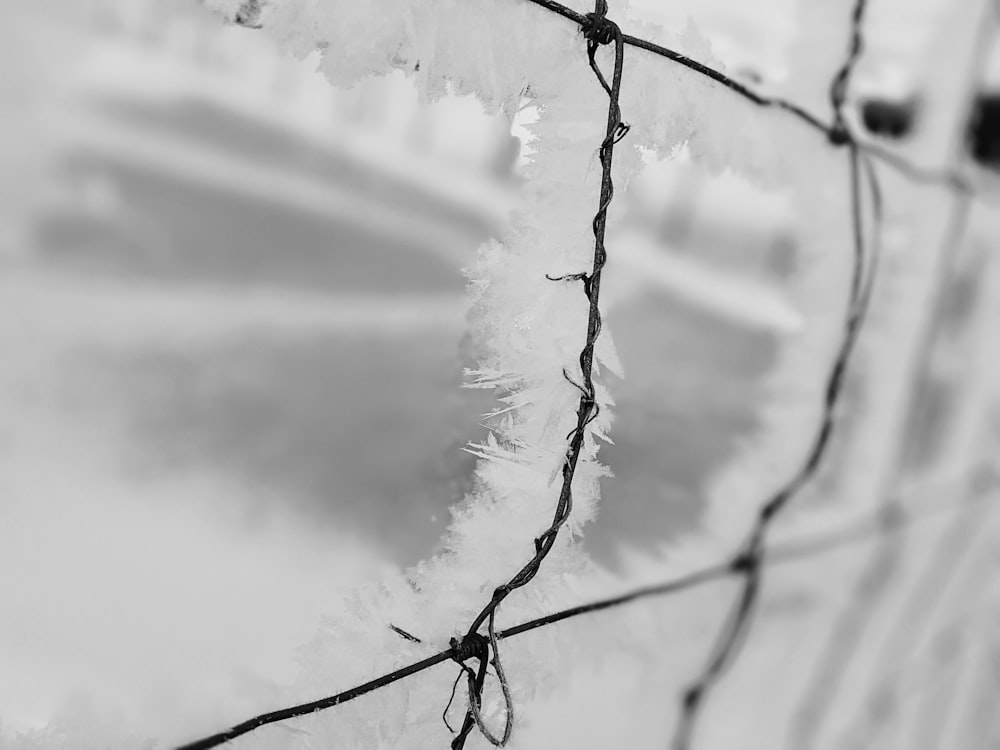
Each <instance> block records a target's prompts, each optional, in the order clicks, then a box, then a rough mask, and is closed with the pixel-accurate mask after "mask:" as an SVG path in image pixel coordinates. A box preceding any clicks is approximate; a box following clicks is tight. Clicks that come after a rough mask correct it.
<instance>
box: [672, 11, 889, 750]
mask: <svg viewBox="0 0 1000 750" xmlns="http://www.w3.org/2000/svg"><path fill="white" fill-rule="evenodd" d="M865 1H866V0H857V2H856V4H855V7H854V12H853V14H852V26H851V42H850V49H849V52H848V56H847V59H846V61H845V63H844V65H843V66H842V67H841V68H840V70H838V71H837V74H836V75H835V76H834V79H833V82H832V84H831V86H830V101H831V104H832V106H833V110H834V118H835V119H834V127H833V128H832V129H831V132H830V141H831V143H834V144H835V145H841V144H843V143H846V144H847V146H848V155H849V166H850V180H851V224H852V229H853V233H854V255H855V257H854V264H853V265H854V267H853V273H852V278H851V287H850V302H849V306H848V316H847V322H846V326H845V333H844V337H843V340H842V343H841V346H840V349H839V351H838V353H837V357H836V359H835V361H834V364H833V368H832V370H831V372H830V375H829V378H828V380H827V385H826V390H825V393H824V398H823V415H822V419H821V422H820V427H819V430H818V432H817V434H816V437H815V438H814V440H813V445H812V448H811V449H810V451H809V454H808V456H807V458H806V461H805V463H804V464H803V465H802V467H801V468H800V469H799V470H798V471H797V472H796V473H795V475H794V476H793V477H792V478H791V480H790V481H789V482H788V483H787V484H785V486H784V487H783V488H782V489H781V490H780V491H779V492H778V493H777V494H775V495H774V496H773V497H772V498H771V499H770V500H769V501H768V502H767V503H766V504H765V505H764V506H763V507H762V508H761V510H760V513H759V514H758V516H757V520H756V522H755V523H754V526H753V529H752V530H751V532H750V535H749V538H748V540H747V542H746V543H745V544H744V547H743V552H742V554H741V555H739V556H738V557H737V559H738V560H741V562H742V563H743V569H742V571H741V572H742V574H743V575H742V577H743V586H742V589H741V590H740V592H739V594H738V596H737V598H736V601H735V602H734V604H733V606H732V607H731V608H730V610H729V613H728V615H727V617H726V620H725V622H724V624H723V626H722V628H721V629H720V631H719V633H718V635H717V636H716V639H715V642H714V644H713V646H712V648H711V650H710V651H709V656H708V659H707V661H706V663H705V666H704V667H703V668H702V671H701V673H700V674H699V676H698V677H697V678H696V679H695V681H694V682H692V683H691V684H690V685H689V686H688V688H687V689H686V690H685V691H684V694H683V696H682V700H681V710H680V717H679V719H678V722H677V728H676V730H675V732H674V737H673V742H672V747H673V749H674V750H687V749H688V748H689V747H690V746H691V742H692V738H693V736H694V730H695V727H696V725H697V722H698V719H699V717H700V716H701V712H702V710H703V708H704V705H705V701H706V699H707V697H708V696H709V695H710V694H711V691H712V689H713V688H714V687H715V685H716V684H718V682H719V680H721V679H722V677H723V676H724V675H725V673H726V671H727V670H728V669H729V667H730V666H731V665H732V663H733V662H734V661H735V659H736V658H737V656H738V654H739V651H740V648H741V646H742V645H743V644H744V643H745V641H746V638H747V634H748V632H749V629H750V627H751V626H752V624H753V619H754V614H755V612H756V603H757V600H758V598H759V595H760V590H761V586H762V574H763V560H764V557H765V552H766V549H765V542H766V537H767V532H768V530H769V527H770V525H771V523H772V522H773V521H774V519H775V518H776V517H777V516H778V514H780V513H781V512H782V511H783V510H784V509H785V508H786V507H787V506H788V504H789V503H790V502H791V501H792V499H793V498H795V497H796V496H797V495H798V494H799V492H800V491H801V490H802V489H803V488H804V487H805V486H806V485H807V484H809V482H810V481H811V480H812V479H813V477H814V476H815V475H816V473H817V472H818V470H819V468H820V465H821V464H822V461H823V458H824V457H825V455H826V452H827V448H828V447H829V444H830V438H831V436H832V434H833V426H834V421H835V419H836V416H837V407H838V406H839V404H840V396H841V393H842V391H843V385H844V377H845V375H846V372H847V366H848V363H849V361H850V358H851V355H852V353H853V351H854V348H855V344H856V342H857V339H858V336H859V334H860V332H861V326H862V323H863V321H864V318H865V315H866V313H867V309H868V303H869V300H870V297H871V289H872V285H873V283H874V277H873V274H872V273H870V272H868V271H867V269H866V265H867V263H868V261H867V258H866V256H867V253H866V249H865V247H866V243H865V237H864V219H863V207H862V205H861V153H860V151H859V149H858V146H857V144H856V143H855V141H854V138H853V136H852V135H851V133H850V130H849V129H848V127H847V124H846V122H845V120H844V117H843V108H844V103H845V101H846V98H847V88H848V85H849V83H850V77H851V73H852V72H853V69H854V66H855V64H856V63H857V60H858V58H859V56H860V54H861V50H862V45H863V42H862V26H861V24H862V20H863V17H864V9H865ZM868 174H869V177H870V179H871V180H872V182H873V184H874V185H877V179H876V178H875V176H874V171H873V170H872V169H870V168H869V170H868ZM875 196H876V198H877V201H878V204H877V207H878V211H881V191H880V190H876V191H875ZM873 255H874V254H873ZM874 268H875V266H874V261H872V270H873V269H874Z"/></svg>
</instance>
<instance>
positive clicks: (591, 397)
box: [452, 0, 629, 750]
mask: <svg viewBox="0 0 1000 750" xmlns="http://www.w3.org/2000/svg"><path fill="white" fill-rule="evenodd" d="M607 12H608V5H607V2H606V1H605V0H596V4H595V9H594V12H593V13H588V14H587V15H586V16H584V17H582V19H581V22H580V26H581V28H582V30H583V34H584V38H585V39H586V40H587V60H588V63H589V65H590V68H591V70H592V71H593V72H594V75H595V76H596V77H597V80H598V82H599V83H600V85H601V88H603V89H604V92H605V93H606V94H607V96H608V122H607V129H606V131H605V136H604V140H603V141H602V143H601V147H600V158H601V166H602V174H601V192H600V203H599V206H598V209H597V213H596V214H595V216H594V219H593V222H592V228H593V232H594V260H593V268H592V270H591V271H590V272H589V273H586V274H570V275H569V276H568V277H562V278H563V279H567V280H568V279H576V280H580V281H583V289H584V293H585V295H586V297H587V300H588V302H589V314H588V317H587V339H586V342H585V343H584V346H583V349H582V350H581V352H580V357H579V362H580V374H581V382H579V383H578V382H576V381H574V380H573V379H572V378H570V376H569V374H568V373H567V372H566V371H565V370H563V375H564V376H565V377H566V379H567V380H568V381H569V382H570V383H572V384H573V385H574V386H575V387H576V388H577V389H578V390H579V391H580V401H579V404H578V406H577V410H576V427H575V428H574V429H573V430H572V432H570V434H569V435H568V436H567V439H568V440H569V447H568V449H567V451H566V458H565V461H564V462H563V468H562V475H563V483H562V489H561V490H560V492H559V499H558V501H557V503H556V509H555V514H554V516H553V519H552V524H551V525H550V526H549V528H548V529H546V530H545V531H544V532H542V534H541V535H540V536H539V537H537V538H536V539H535V554H534V556H533V557H532V558H531V559H530V560H529V561H528V562H527V563H526V564H525V565H524V566H523V567H522V568H521V569H520V570H519V571H518V572H517V573H516V574H515V575H514V576H513V577H512V578H511V579H510V580H509V581H507V583H506V584H504V585H502V586H499V587H497V588H496V589H495V590H494V592H493V597H492V598H491V599H490V601H489V602H488V603H487V604H486V606H485V607H483V609H482V610H481V611H480V612H479V614H478V615H477V616H476V618H475V619H474V620H473V622H472V624H471V625H470V626H469V629H468V631H467V633H466V635H465V638H472V637H474V636H476V635H478V633H479V629H480V627H482V625H483V623H487V624H488V630H489V651H491V652H492V654H493V657H492V662H493V666H494V669H495V670H496V672H497V677H498V679H499V681H500V687H501V689H502V691H503V694H504V702H505V704H506V711H505V714H506V726H505V729H504V733H503V736H502V737H500V738H498V737H496V736H495V735H493V734H492V733H491V732H490V730H489V728H488V727H487V726H486V725H485V724H484V723H483V721H482V719H481V717H480V715H479V705H480V702H481V693H482V689H483V681H482V680H473V679H472V678H471V676H470V679H469V709H468V711H467V713H466V717H465V721H464V723H463V724H462V728H461V730H460V731H459V732H458V735H457V736H456V737H455V739H454V741H453V742H452V749H453V750H461V749H462V748H463V747H464V745H465V740H466V738H467V737H468V735H469V732H471V731H472V728H473V726H478V728H479V730H480V732H481V733H482V734H483V735H484V736H485V737H486V739H487V740H489V741H490V742H491V743H492V744H494V745H496V746H499V747H503V746H504V745H506V744H507V741H508V740H509V739H510V734H511V728H512V725H513V720H514V706H513V702H512V700H511V697H510V687H509V685H508V683H507V679H506V676H505V674H504V671H503V666H502V663H501V661H500V654H499V652H498V649H497V637H496V633H495V618H496V611H497V608H498V607H499V606H500V604H501V602H503V601H504V599H506V598H507V597H508V596H509V595H510V593H511V592H512V591H515V590H516V589H518V588H521V587H522V586H525V585H527V584H528V583H529V582H530V581H531V580H532V579H533V578H534V577H535V576H536V575H537V574H538V571H539V570H540V569H541V566H542V563H543V561H544V560H545V558H546V557H547V556H548V554H549V553H550V552H551V551H552V547H553V546H554V545H555V542H556V538H557V537H558V535H559V531H560V529H561V528H562V527H563V525H565V523H566V521H567V520H568V519H569V517H570V513H571V512H572V509H573V477H574V476H575V474H576V467H577V463H578V461H579V458H580V454H581V452H582V450H583V443H584V438H585V436H586V428H587V425H589V424H590V423H591V422H592V421H593V420H594V419H595V418H596V416H597V414H598V405H597V401H596V391H595V387H594V380H593V369H594V346H595V344H596V342H597V338H598V336H600V333H601V313H600V308H599V297H600V292H601V273H602V271H603V269H604V265H605V263H606V262H607V250H606V249H605V247H604V235H605V229H606V227H607V217H608V206H609V205H610V204H611V200H612V198H613V197H614V182H613V180H612V177H611V166H612V160H613V157H614V147H615V144H616V143H617V142H618V141H620V140H621V139H622V138H623V137H624V136H625V134H626V133H627V132H628V129H629V126H628V125H627V124H625V123H623V122H622V118H621V107H620V106H619V104H618V98H619V94H620V92H621V82H622V69H623V67H624V57H625V55H624V46H625V45H624V42H623V38H622V33H621V29H619V28H618V25H617V24H616V23H614V22H613V21H609V20H608V19H607ZM611 43H614V54H615V61H614V72H613V75H612V79H611V83H610V84H609V83H608V81H607V79H605V77H604V74H603V73H602V72H601V69H600V67H598V65H597V61H596V57H595V55H596V53H597V48H598V47H599V46H602V45H607V44H611ZM549 278H550V279H551V278H552V277H549ZM486 658H487V657H486V656H485V655H484V656H482V657H481V658H480V664H481V665H484V664H485V661H486Z"/></svg>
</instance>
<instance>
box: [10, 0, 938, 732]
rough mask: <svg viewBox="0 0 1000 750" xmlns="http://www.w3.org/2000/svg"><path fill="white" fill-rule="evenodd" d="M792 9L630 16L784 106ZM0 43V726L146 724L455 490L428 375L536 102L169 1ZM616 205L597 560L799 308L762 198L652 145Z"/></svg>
mask: <svg viewBox="0 0 1000 750" xmlns="http://www.w3.org/2000/svg"><path fill="white" fill-rule="evenodd" d="M888 4H889V3H883V4H882V6H881V7H882V8H883V9H884V8H885V7H886V6H887V5H888ZM792 5H793V3H792V0H787V1H784V0H773V2H770V3H767V4H766V6H767V7H766V8H763V9H758V10H759V12H757V11H755V12H754V13H750V12H746V13H743V12H740V13H732V12H729V11H730V10H731V9H730V8H729V6H728V5H727V4H726V3H723V2H712V3H702V4H701V5H700V6H699V8H698V9H697V10H695V9H693V8H688V7H684V6H683V4H677V5H676V6H675V4H670V7H669V8H666V7H664V4H663V3H654V2H652V1H650V2H644V3H637V4H636V11H635V12H636V14H637V15H638V16H641V17H644V18H646V19H647V20H650V21H655V22H661V23H664V24H675V25H676V24H680V23H683V21H684V19H686V18H687V17H688V15H695V14H697V16H698V21H699V23H700V24H701V25H702V26H703V30H704V31H706V32H707V33H708V34H709V36H710V37H711V38H712V40H713V45H714V46H715V47H716V48H717V49H716V52H717V53H718V54H719V55H720V56H721V57H722V58H723V59H724V61H725V62H727V64H728V65H729V66H730V68H731V69H732V70H735V71H737V72H738V73H739V74H740V75H743V76H744V77H745V78H746V79H747V80H748V81H752V82H755V83H767V84H769V85H773V86H776V87H780V86H783V85H787V86H788V87H789V90H793V88H794V86H793V84H794V81H793V80H792V79H791V77H790V76H789V75H788V73H789V71H788V69H787V65H784V62H783V61H785V60H786V54H785V53H786V52H787V50H788V49H789V48H791V47H792V46H794V44H798V43H800V37H799V36H798V35H797V32H798V31H799V29H798V27H797V25H796V24H795V23H794V19H795V18H796V17H797V16H796V13H795V11H794V9H793V8H792V7H791V6H792ZM896 5H897V11H898V5H899V3H897V4H896ZM913 6H914V7H913V8H910V9H909V10H908V11H907V12H906V13H905V14H902V16H901V15H900V14H899V13H898V12H897V15H896V16H895V18H896V19H897V20H898V19H899V18H900V17H905V18H906V19H907V21H906V23H907V24H912V27H913V28H912V29H909V27H907V29H906V30H900V29H898V28H896V29H894V30H893V32H892V33H890V34H886V35H883V36H885V37H886V38H891V39H898V40H900V41H899V43H898V44H896V45H895V46H894V45H892V44H889V45H883V46H882V47H881V48H879V49H880V50H881V51H880V52H879V53H878V54H877V55H876V56H875V57H874V58H872V59H871V60H868V61H867V62H866V65H867V66H868V67H867V68H866V71H867V79H866V80H868V81H869V82H870V83H871V85H872V86H875V87H876V89H877V90H878V91H880V92H885V91H889V92H890V93H892V94H893V95H896V94H898V95H899V96H901V97H903V98H905V97H906V96H907V95H908V94H909V93H911V89H912V86H913V81H914V76H918V75H919V70H920V66H919V63H918V61H919V58H920V55H921V53H922V51H923V50H924V49H925V48H926V46H927V45H928V44H930V43H931V42H932V41H934V39H935V38H934V36H933V30H934V28H935V23H937V22H938V20H939V19H940V18H942V17H944V16H943V15H942V14H944V11H943V10H942V8H943V4H942V3H937V4H935V3H932V2H923V3H920V4H913ZM907 7H908V8H909V5H908V6H907ZM889 17H891V16H890V15H888V11H886V12H885V13H883V15H882V16H878V15H877V14H876V22H875V23H887V22H886V21H884V18H889ZM878 18H883V20H882V21H879V20H878ZM949 28H950V27H949ZM0 35H2V36H0V59H2V63H3V69H4V73H3V75H2V78H0V97H2V98H0V102H2V104H0V106H2V107H3V118H2V121H0V129H2V131H0V138H2V145H0V171H2V174H0V305H2V308H0V310H2V315H0V350H2V352H3V354H2V359H0V363H2V365H0V720H2V722H3V726H4V727H6V728H8V729H15V730H19V729H30V728H31V727H34V726H39V725H41V724H44V723H45V722H47V721H48V720H49V718H50V717H51V716H52V715H53V714H54V712H57V711H69V712H70V713H72V711H73V710H75V709H74V706H77V705H79V703H80V702H81V701H82V702H84V703H87V702H92V703H95V704H96V705H98V706H99V707H100V709H101V711H102V712H105V713H110V714H114V713H115V712H119V713H121V714H122V715H123V716H126V717H135V716H141V717H143V719H144V721H146V723H147V726H148V727H149V729H150V730H151V732H152V733H153V734H154V735H155V734H156V733H157V731H159V730H161V729H162V730H163V731H169V730H170V728H171V727H172V726H174V725H175V724H176V723H177V721H178V720H179V717H185V716H197V715H200V714H206V715H212V714H214V713H215V711H216V710H217V709H218V704H219V702H220V701H222V702H225V701H227V700H228V701H234V702H237V703H238V702H240V701H242V700H244V699H245V698H246V697H247V696H250V697H251V698H252V699H253V700H254V701H258V702H261V701H263V702H266V699H267V696H268V695H270V694H276V690H277V686H278V685H279V684H280V683H281V681H282V680H284V679H286V678H287V677H288V676H289V675H290V673H291V670H293V669H294V663H293V662H292V661H291V655H292V653H293V650H294V648H295V647H296V646H298V645H299V644H300V643H302V642H304V641H305V640H306V639H307V638H308V637H309V635H310V634H311V633H312V630H313V628H314V625H315V622H316V619H317V618H318V617H319V616H320V615H321V614H322V613H323V612H324V611H329V609H330V608H331V607H335V606H336V603H337V602H338V601H339V597H340V596H341V592H342V591H344V590H347V589H349V588H351V587H353V586H355V585H356V584H357V583H359V582H361V581H365V580H375V579H377V577H378V576H379V575H380V573H381V572H383V571H385V570H387V569H390V568H393V567H397V566H406V565H411V564H413V563H416V562H417V561H419V560H421V559H423V558H426V557H427V556H429V555H430V554H432V553H433V552H434V551H435V549H436V547H437V544H438V541H439V539H440V537H441V534H442V532H443V531H444V529H445V528H446V525H447V523H448V521H449V519H450V508H451V507H452V505H453V504H455V503H456V502H457V501H459V500H460V499H461V498H462V497H463V495H464V494H465V492H466V491H467V490H468V489H469V488H470V487H471V478H472V469H473V466H474V459H473V457H472V456H471V455H469V454H468V453H465V452H464V451H463V450H462V447H463V446H464V445H465V444H466V443H467V442H469V441H470V440H478V439H481V437H482V432H483V429H484V428H483V427H482V426H481V425H480V415H481V414H483V413H484V412H486V411H488V410H489V409H490V408H491V399H492V396H491V395H490V394H488V393H487V394H484V393H483V392H481V391H475V390H469V389H462V388H461V387H460V385H461V383H462V369H463V367H468V366H472V365H473V364H474V363H473V362H472V361H470V359H469V356H470V355H469V354H468V352H469V350H470V349H469V345H468V342H467V341H465V339H464V331H465V316H466V313H467V310H466V303H465V301H464V295H465V277H464V275H463V269H464V268H465V267H467V266H469V265H470V264H471V263H472V262H473V260H474V257H475V248H476V247H477V245H479V244H480V243H481V242H483V241H484V240H486V239H488V238H490V237H492V236H495V235H496V234H497V233H499V232H500V231H502V229H503V227H504V225H505V222H506V221H507V220H508V217H509V214H510V212H511V211H512V210H514V209H515V208H516V207H517V206H518V202H519V190H518V185H519V182H520V179H521V177H520V170H521V169H522V167H523V164H524V162H525V160H526V159H530V153H531V145H530V144H531V135H530V124H531V122H532V121H533V118H534V117H536V116H537V112H535V111H534V109H533V108H532V107H531V102H530V101H529V100H525V102H524V108H523V109H522V111H521V112H519V113H517V115H516V116H515V117H514V122H513V124H512V123H511V122H510V121H509V120H507V119H505V118H503V117H494V116H487V115H486V114H485V113H484V112H483V110H482V108H481V107H480V106H479V104H478V103H477V102H476V101H475V100H474V99H472V98H467V97H466V98H462V97H446V98H444V99H443V100H441V101H439V102H436V103H434V104H432V105H429V106H424V105H420V104H418V97H417V94H416V92H415V90H414V89H413V88H412V87H411V85H410V84H409V82H408V81H407V80H406V79H405V77H403V76H401V75H400V76H390V77H388V78H385V79H379V80H371V81H367V82H365V83H363V84H362V85H359V86H358V87H357V88H355V89H353V90H350V91H337V90H334V89H332V88H330V87H329V86H328V85H327V83H326V82H325V80H324V79H323V78H322V77H321V76H320V75H319V74H317V73H315V72H314V69H315V65H316V60H315V59H310V58H306V59H304V60H295V59H292V58H289V57H287V56H284V55H282V54H280V53H279V52H277V51H276V50H275V49H274V48H273V47H272V46H271V45H270V44H269V42H268V40H267V38H266V37H264V36H263V35H261V34H258V33H255V32H254V31H253V30H249V29H244V28H239V27H236V26H233V25H226V24H223V23H222V22H221V20H220V18H219V17H217V16H214V15H211V14H209V13H207V12H205V11H204V10H202V9H201V8H200V6H199V5H198V4H197V3H196V2H194V0H191V1H190V2H185V1H183V0H170V2H161V3H155V4H154V3H141V2H132V3H114V2H89V3H78V4H67V3H59V2H56V1H55V0H38V1H37V2H34V3H21V4H18V5H16V6H13V7H11V8H9V9H7V10H5V24H4V27H3V30H2V31H0ZM834 43H839V39H838V40H835V42H834ZM878 55H881V57H879V56H878ZM890 63H892V64H890ZM914 70H916V71H918V73H916V74H915V73H914V72H913V71H914ZM899 71H907V74H906V75H904V74H902V73H900V72H899ZM879 87H880V88H879ZM811 95H813V96H814V95H815V91H811ZM720 205H723V206H728V207H729V209H728V210H726V211H724V212H721V213H720V212H719V211H717V210H714V207H718V206H720ZM621 210H622V211H623V213H624V214H625V215H626V219H625V221H624V222H623V223H622V228H621V229H620V230H619V231H620V234H619V235H618V236H617V238H616V241H617V242H618V243H619V244H618V247H621V248H622V251H621V257H622V258H624V260H622V261H620V262H621V263H622V264H623V266H625V267H627V268H629V269H631V277H630V278H631V281H629V282H628V283H627V284H625V286H624V287H622V288H621V290H620V291H619V294H618V299H619V301H618V303H617V304H616V306H615V308H614V310H613V311H612V321H611V326H612V330H613V331H614V334H615V341H616V344H617V347H618V349H619V352H620V354H621V357H622V360H623V364H624V367H625V370H626V372H627V375H628V377H627V378H626V380H624V381H622V382H621V383H616V384H615V398H616V401H617V402H618V408H617V412H616V414H617V417H616V426H615V431H614V437H615V444H614V445H611V446H608V447H607V448H606V449H602V458H603V460H605V461H606V462H607V463H608V465H609V466H610V467H611V469H612V470H613V471H614V472H615V474H616V475H617V479H616V480H615V482H614V495H613V497H614V502H606V503H605V505H604V506H603V507H602V510H601V516H600V519H599V520H598V522H597V523H596V524H595V526H594V528H593V529H592V530H591V531H589V532H588V536H587V539H586V544H587V545H588V546H589V547H590V549H591V551H592V553H593V554H594V556H595V558H596V559H597V560H598V561H599V562H600V563H602V564H604V565H606V566H608V567H610V568H615V567H616V565H618V563H619V557H620V553H621V550H622V549H623V548H628V549H630V550H635V549H637V548H638V549H642V548H650V549H652V548H653V547H655V546H657V545H660V544H662V543H663V542H665V541H667V540H669V538H670V536H671V535H674V534H678V533H680V532H681V531H683V530H684V529H686V528H691V527H692V526H694V525H695V524H696V523H698V520H699V515H700V512H701V509H702V505H703V500H704V491H705V486H706V483H707V482H708V481H709V479H710V477H711V476H712V475H713V473H714V472H715V471H716V470H717V469H718V468H719V467H721V466H722V465H724V464H725V462H726V461H727V460H728V459H729V458H730V457H731V456H732V455H733V454H734V453H735V452H736V451H737V450H738V449H739V446H740V445H741V444H743V443H745V441H747V440H748V439H750V438H751V437H752V436H753V434H754V432H755V430H756V429H757V425H758V422H759V414H758V406H757V404H758V403H759V402H760V399H761V393H762V388H763V381H764V378H765V376H766V375H767V373H768V372H769V370H770V368H771V367H772V365H773V363H774V361H775V358H776V357H777V352H778V349H779V347H780V346H781V343H782V341H784V340H785V339H786V337H788V336H790V335H793V334H794V333H795V332H796V331H797V330H799V328H800V326H801V323H802V321H801V318H800V316H799V315H798V313H797V312H796V311H795V310H794V309H793V308H792V307H791V306H790V304H789V303H788V302H787V301H786V300H785V299H784V297H783V295H782V293H781V291H780V286H781V284H782V282H784V281H786V280H787V279H788V278H789V277H790V276H791V275H792V274H793V273H794V272H795V269H796V262H797V261H796V244H797V240H796V234H797V232H798V230H799V228H798V227H797V226H796V223H795V218H794V217H793V216H792V215H791V210H790V203H789V199H788V196H787V195H782V194H767V193H763V192H761V191H760V190H759V189H757V188H755V187H753V186H752V185H751V184H750V183H749V182H746V181H743V180H741V179H740V178H739V177H737V176H735V175H723V176H721V177H715V178H711V177H708V176H707V175H705V174H703V173H702V172H700V171H699V170H698V169H697V168H695V167H694V166H693V165H691V164H690V163H689V162H688V161H686V159H685V156H684V154H683V153H681V154H679V155H676V158H675V159H674V160H672V161H671V162H670V164H669V165H667V166H664V165H657V164H651V165H650V168H649V169H648V170H647V171H646V173H644V175H643V176H642V177H641V178H640V179H638V180H636V181H635V182H634V183H633V185H631V186H630V188H629V190H628V192H627V193H626V194H625V195H624V197H623V198H622V203H621ZM625 276H626V277H629V274H627V273H626V274H625ZM640 277H642V278H643V279H644V281H643V282H642V283H640V282H639V281H638V280H637V279H639V278H640ZM651 394H655V395H656V396H657V398H655V399H653V398H651ZM651 404H652V405H651ZM607 493H608V490H607V489H606V490H605V494H606V495H607ZM207 703H211V704H212V705H211V706H210V707H209V706H206V704H207ZM157 722H160V723H161V725H162V726H157Z"/></svg>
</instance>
